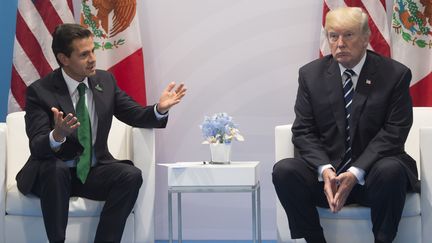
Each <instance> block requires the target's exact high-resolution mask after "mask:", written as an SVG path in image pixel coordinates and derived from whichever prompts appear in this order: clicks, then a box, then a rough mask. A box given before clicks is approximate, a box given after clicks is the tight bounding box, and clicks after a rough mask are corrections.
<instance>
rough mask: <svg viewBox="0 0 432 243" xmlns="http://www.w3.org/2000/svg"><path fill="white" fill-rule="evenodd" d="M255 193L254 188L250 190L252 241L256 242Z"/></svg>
mask: <svg viewBox="0 0 432 243" xmlns="http://www.w3.org/2000/svg"><path fill="white" fill-rule="evenodd" d="M256 212H257V211H256V194H255V190H253V191H252V239H253V243H256V235H257V233H256V220H257V217H256Z"/></svg>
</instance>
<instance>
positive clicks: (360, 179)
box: [348, 166, 365, 186]
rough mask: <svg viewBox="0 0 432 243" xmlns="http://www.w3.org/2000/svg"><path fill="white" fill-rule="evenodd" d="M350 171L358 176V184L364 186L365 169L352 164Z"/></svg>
mask: <svg viewBox="0 0 432 243" xmlns="http://www.w3.org/2000/svg"><path fill="white" fill-rule="evenodd" d="M348 171H349V172H351V173H353V174H354V176H355V177H356V178H357V183H358V184H360V185H362V186H363V185H364V184H365V180H364V175H365V171H364V170H363V169H360V168H357V167H354V166H351V167H350V168H349V169H348Z"/></svg>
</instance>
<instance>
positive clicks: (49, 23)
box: [35, 1, 63, 33]
mask: <svg viewBox="0 0 432 243" xmlns="http://www.w3.org/2000/svg"><path fill="white" fill-rule="evenodd" d="M35 7H36V9H37V10H38V12H39V15H40V16H41V17H42V20H43V22H44V23H45V26H46V27H47V29H48V31H49V32H50V33H52V32H54V29H55V27H56V26H57V25H59V24H61V23H63V21H62V20H61V18H60V16H59V15H58V13H57V11H56V9H55V8H54V6H53V5H52V3H51V2H50V1H36V2H35Z"/></svg>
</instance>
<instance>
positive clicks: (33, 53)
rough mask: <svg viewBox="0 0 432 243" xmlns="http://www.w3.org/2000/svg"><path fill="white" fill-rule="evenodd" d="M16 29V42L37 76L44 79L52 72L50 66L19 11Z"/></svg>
mask: <svg viewBox="0 0 432 243" xmlns="http://www.w3.org/2000/svg"><path fill="white" fill-rule="evenodd" d="M16 29H17V31H16V34H15V36H16V38H17V40H18V42H19V43H20V44H21V47H22V49H23V50H24V52H25V53H26V55H27V56H28V58H29V59H30V60H31V62H32V64H33V66H34V67H35V68H36V70H37V71H38V72H39V75H40V76H41V77H44V76H45V75H47V74H48V73H49V72H51V71H52V69H51V66H50V65H49V63H48V62H47V60H46V59H45V56H44V55H43V51H42V49H41V47H40V45H39V43H38V41H37V40H36V38H35V37H34V35H33V33H32V32H31V31H30V29H29V28H28V26H27V24H26V23H25V21H24V19H23V18H22V16H21V13H20V12H19V11H18V13H17V23H16Z"/></svg>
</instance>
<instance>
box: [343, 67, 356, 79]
mask: <svg viewBox="0 0 432 243" xmlns="http://www.w3.org/2000/svg"><path fill="white" fill-rule="evenodd" d="M344 74H345V75H346V76H347V77H348V78H351V77H352V76H354V75H355V72H354V71H353V70H352V69H345V71H344Z"/></svg>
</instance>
